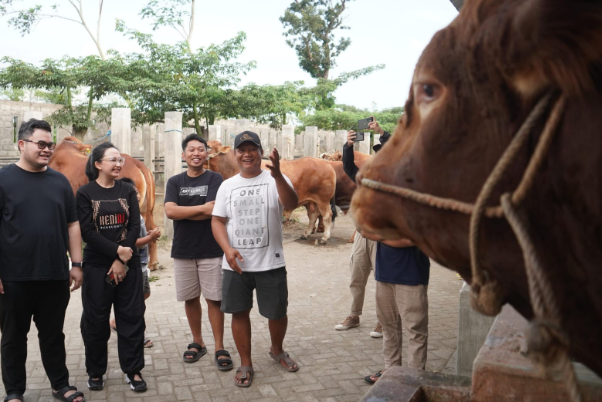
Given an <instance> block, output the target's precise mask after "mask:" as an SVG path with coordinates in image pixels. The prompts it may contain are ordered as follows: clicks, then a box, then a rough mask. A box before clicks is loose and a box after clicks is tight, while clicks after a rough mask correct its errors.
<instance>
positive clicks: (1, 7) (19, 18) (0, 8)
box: [0, 0, 105, 60]
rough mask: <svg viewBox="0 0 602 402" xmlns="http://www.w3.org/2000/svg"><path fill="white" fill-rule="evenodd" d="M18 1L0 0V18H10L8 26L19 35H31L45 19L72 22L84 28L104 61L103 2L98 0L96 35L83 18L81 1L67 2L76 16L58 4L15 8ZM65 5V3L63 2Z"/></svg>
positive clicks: (69, 0) (70, 0)
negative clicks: (101, 40)
mask: <svg viewBox="0 0 602 402" xmlns="http://www.w3.org/2000/svg"><path fill="white" fill-rule="evenodd" d="M19 1H20V0H0V16H10V18H9V20H8V25H9V26H12V27H13V28H15V29H17V30H18V31H19V32H21V35H22V36H23V35H25V34H29V33H31V29H32V28H33V27H35V26H36V25H37V24H38V23H40V22H41V21H43V20H46V19H60V20H63V21H69V22H74V23H76V24H79V25H81V26H82V27H83V28H85V30H86V32H88V35H90V38H91V39H92V40H93V41H94V44H95V45H96V48H97V49H98V54H99V55H100V58H101V59H103V60H104V59H105V52H104V50H103V48H102V46H101V44H100V21H101V17H102V7H103V4H104V0H98V20H97V22H96V33H94V32H92V29H91V27H90V25H89V24H88V23H87V22H86V19H85V18H84V6H83V4H82V0H67V2H68V3H69V4H70V5H71V6H72V7H73V9H74V10H75V12H76V13H77V16H73V13H69V12H68V11H66V12H63V11H62V10H61V8H60V5H59V4H53V5H50V6H44V5H41V4H36V5H34V6H33V7H25V8H19V7H15V3H18V2H19ZM63 3H65V1H63Z"/></svg>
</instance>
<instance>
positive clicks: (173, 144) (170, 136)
mask: <svg viewBox="0 0 602 402" xmlns="http://www.w3.org/2000/svg"><path fill="white" fill-rule="evenodd" d="M164 139H165V186H167V181H168V180H169V178H170V177H172V176H175V175H176V174H178V173H182V112H166V113H165V137H164ZM164 191H165V189H164ZM164 219H165V224H164V228H163V233H164V234H165V235H166V236H167V237H168V238H169V239H171V240H173V222H172V221H171V219H168V218H167V216H165V217H164Z"/></svg>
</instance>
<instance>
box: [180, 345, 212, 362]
mask: <svg viewBox="0 0 602 402" xmlns="http://www.w3.org/2000/svg"><path fill="white" fill-rule="evenodd" d="M191 348H195V349H197V350H198V352H195V351H194V350H190V349H191ZM187 349H188V350H187V351H186V352H184V356H182V360H184V362H186V363H194V362H196V361H198V360H199V359H200V358H201V357H203V356H205V355H206V354H207V348H206V347H205V346H201V345H199V344H198V343H195V342H193V343H191V344H189V345H188V347H187ZM188 356H190V357H188Z"/></svg>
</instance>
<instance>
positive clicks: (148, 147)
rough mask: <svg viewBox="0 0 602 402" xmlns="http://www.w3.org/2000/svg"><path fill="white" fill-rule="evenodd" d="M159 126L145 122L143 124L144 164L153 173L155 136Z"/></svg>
mask: <svg viewBox="0 0 602 402" xmlns="http://www.w3.org/2000/svg"><path fill="white" fill-rule="evenodd" d="M156 134H157V127H156V126H155V125H153V126H149V125H148V124H145V125H144V126H142V144H143V146H144V165H145V166H146V168H147V169H148V170H150V171H151V173H155V162H153V159H155V137H156Z"/></svg>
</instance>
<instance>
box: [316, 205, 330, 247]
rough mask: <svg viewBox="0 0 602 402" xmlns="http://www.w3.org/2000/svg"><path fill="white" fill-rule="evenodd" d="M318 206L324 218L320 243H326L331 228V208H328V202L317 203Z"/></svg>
mask: <svg viewBox="0 0 602 402" xmlns="http://www.w3.org/2000/svg"><path fill="white" fill-rule="evenodd" d="M318 207H319V208H320V214H321V215H322V218H323V219H324V235H323V236H322V238H321V239H320V244H326V242H327V241H328V239H330V229H331V228H332V210H331V209H330V204H324V205H319V206H318Z"/></svg>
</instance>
